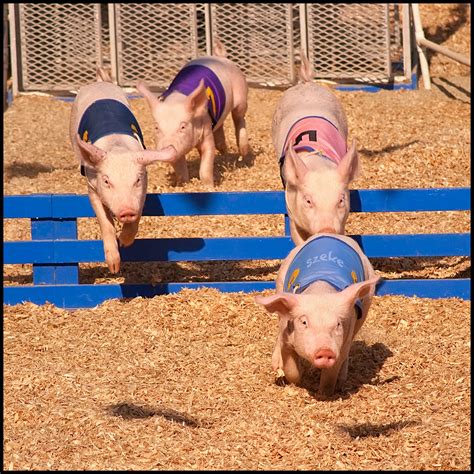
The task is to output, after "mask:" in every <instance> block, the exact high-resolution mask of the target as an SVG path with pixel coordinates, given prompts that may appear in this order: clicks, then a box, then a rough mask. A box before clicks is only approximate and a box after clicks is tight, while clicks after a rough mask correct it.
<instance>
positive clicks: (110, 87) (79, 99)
mask: <svg viewBox="0 0 474 474" xmlns="http://www.w3.org/2000/svg"><path fill="white" fill-rule="evenodd" d="M69 133H70V139H71V144H72V148H73V151H74V153H75V155H76V157H77V158H78V159H79V161H80V163H81V173H82V174H83V175H84V176H85V178H86V180H87V189H88V194H89V199H90V202H91V205H92V208H93V209H94V211H95V214H96V216H97V219H98V222H99V226H100V230H101V234H102V239H103V244H104V254H105V261H106V262H107V266H108V268H109V271H110V272H111V273H117V272H118V271H119V270H120V253H119V247H118V242H117V238H116V234H115V226H114V217H115V218H116V219H118V220H119V221H120V222H121V223H122V224H123V225H122V230H121V232H120V235H119V237H118V240H119V243H120V245H121V246H124V247H127V246H129V245H131V244H133V242H134V240H135V235H136V233H137V231H138V225H139V222H140V218H141V214H142V210H143V204H144V202H145V197H146V190H147V171H146V167H147V166H148V165H149V164H151V163H154V162H157V161H163V162H165V161H167V162H169V161H172V160H173V159H174V158H175V154H176V152H175V150H174V149H173V148H172V147H166V148H164V149H163V150H159V151H157V150H145V146H144V142H143V136H142V133H141V130H140V126H139V124H138V122H137V120H136V118H135V117H134V115H133V113H132V111H131V109H130V105H129V103H128V101H127V97H126V95H125V94H124V92H123V91H122V89H121V88H120V87H118V86H116V85H114V84H112V82H111V80H110V76H109V75H108V74H107V72H106V71H105V70H103V69H102V68H98V69H97V82H94V83H92V84H88V85H85V86H83V87H81V88H80V89H79V91H78V93H77V96H76V98H75V100H74V103H73V105H72V110H71V119H70V124H69Z"/></svg>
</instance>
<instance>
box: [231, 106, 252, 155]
mask: <svg viewBox="0 0 474 474" xmlns="http://www.w3.org/2000/svg"><path fill="white" fill-rule="evenodd" d="M246 112H247V102H244V103H243V104H242V103H241V104H239V105H238V106H236V107H235V108H234V109H233V110H232V121H233V122H234V127H235V138H236V140H237V146H238V147H239V152H240V155H241V156H242V157H246V156H247V155H248V154H249V139H248V136H247V128H246V124H245V113H246Z"/></svg>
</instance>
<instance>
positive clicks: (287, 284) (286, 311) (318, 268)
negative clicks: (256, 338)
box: [255, 233, 379, 396]
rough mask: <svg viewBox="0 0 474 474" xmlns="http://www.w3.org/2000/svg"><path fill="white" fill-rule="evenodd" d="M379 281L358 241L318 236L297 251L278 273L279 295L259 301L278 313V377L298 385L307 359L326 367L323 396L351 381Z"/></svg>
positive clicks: (275, 367) (275, 352)
mask: <svg viewBox="0 0 474 474" xmlns="http://www.w3.org/2000/svg"><path fill="white" fill-rule="evenodd" d="M378 279H379V277H378V276H376V275H375V272H374V269H373V268H372V265H371V264H370V262H369V260H368V258H367V257H366V256H365V255H364V253H363V252H362V250H361V248H360V247H359V245H358V244H357V242H355V240H353V239H351V238H350V237H347V236H344V235H336V234H329V233H328V234H317V235H314V236H312V237H310V238H309V239H308V240H307V241H306V242H304V243H303V244H301V245H298V246H297V247H295V248H294V249H293V250H292V251H291V252H290V254H289V255H288V257H287V258H286V259H285V260H284V261H283V263H282V265H281V267H280V270H279V272H278V276H277V281H276V289H277V293H276V294H274V295H271V296H257V297H256V298H255V301H256V302H257V303H259V304H261V305H263V306H264V307H265V309H266V310H267V311H268V312H270V313H275V312H276V313H278V316H279V328H280V330H279V334H278V337H277V340H276V343H275V347H274V350H273V355H272V368H273V370H275V371H276V372H277V376H278V377H282V376H283V375H284V376H285V378H286V380H287V381H288V382H291V383H295V384H298V383H299V382H300V380H301V377H302V365H301V359H305V360H306V361H308V362H309V363H310V364H311V365H312V366H313V367H316V368H319V369H322V371H321V379H320V385H319V393H320V394H321V395H323V396H331V395H332V394H333V393H334V389H335V387H336V383H337V384H338V386H339V387H341V385H342V384H343V383H344V381H345V380H346V378H347V370H348V365H349V350H350V348H351V344H352V340H353V339H354V336H355V335H356V334H357V332H358V331H359V329H360V328H361V327H362V325H363V324H364V321H365V319H366V317H367V313H368V310H369V307H370V304H371V302H372V297H373V295H374V292H375V284H376V283H377V281H378Z"/></svg>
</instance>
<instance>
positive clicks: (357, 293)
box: [341, 276, 380, 306]
mask: <svg viewBox="0 0 474 474" xmlns="http://www.w3.org/2000/svg"><path fill="white" fill-rule="evenodd" d="M379 280H380V277H378V276H375V277H373V278H371V279H370V280H365V281H361V282H360V283H354V284H353V285H350V286H348V287H347V288H345V289H344V290H343V291H341V296H343V297H344V299H345V301H346V302H347V303H348V305H349V306H353V305H354V304H355V302H356V300H357V299H359V298H364V297H365V296H367V295H369V293H370V292H371V291H374V292H375V285H376V283H377V282H378V281H379Z"/></svg>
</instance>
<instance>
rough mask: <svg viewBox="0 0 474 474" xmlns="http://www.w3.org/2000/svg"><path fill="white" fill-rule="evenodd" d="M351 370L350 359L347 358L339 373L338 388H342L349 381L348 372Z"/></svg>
mask: <svg viewBox="0 0 474 474" xmlns="http://www.w3.org/2000/svg"><path fill="white" fill-rule="evenodd" d="M348 369H349V357H346V359H345V360H344V362H343V363H342V366H341V370H340V371H339V376H338V378H337V387H338V388H341V387H342V386H343V385H344V383H345V381H346V380H347V372H348Z"/></svg>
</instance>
